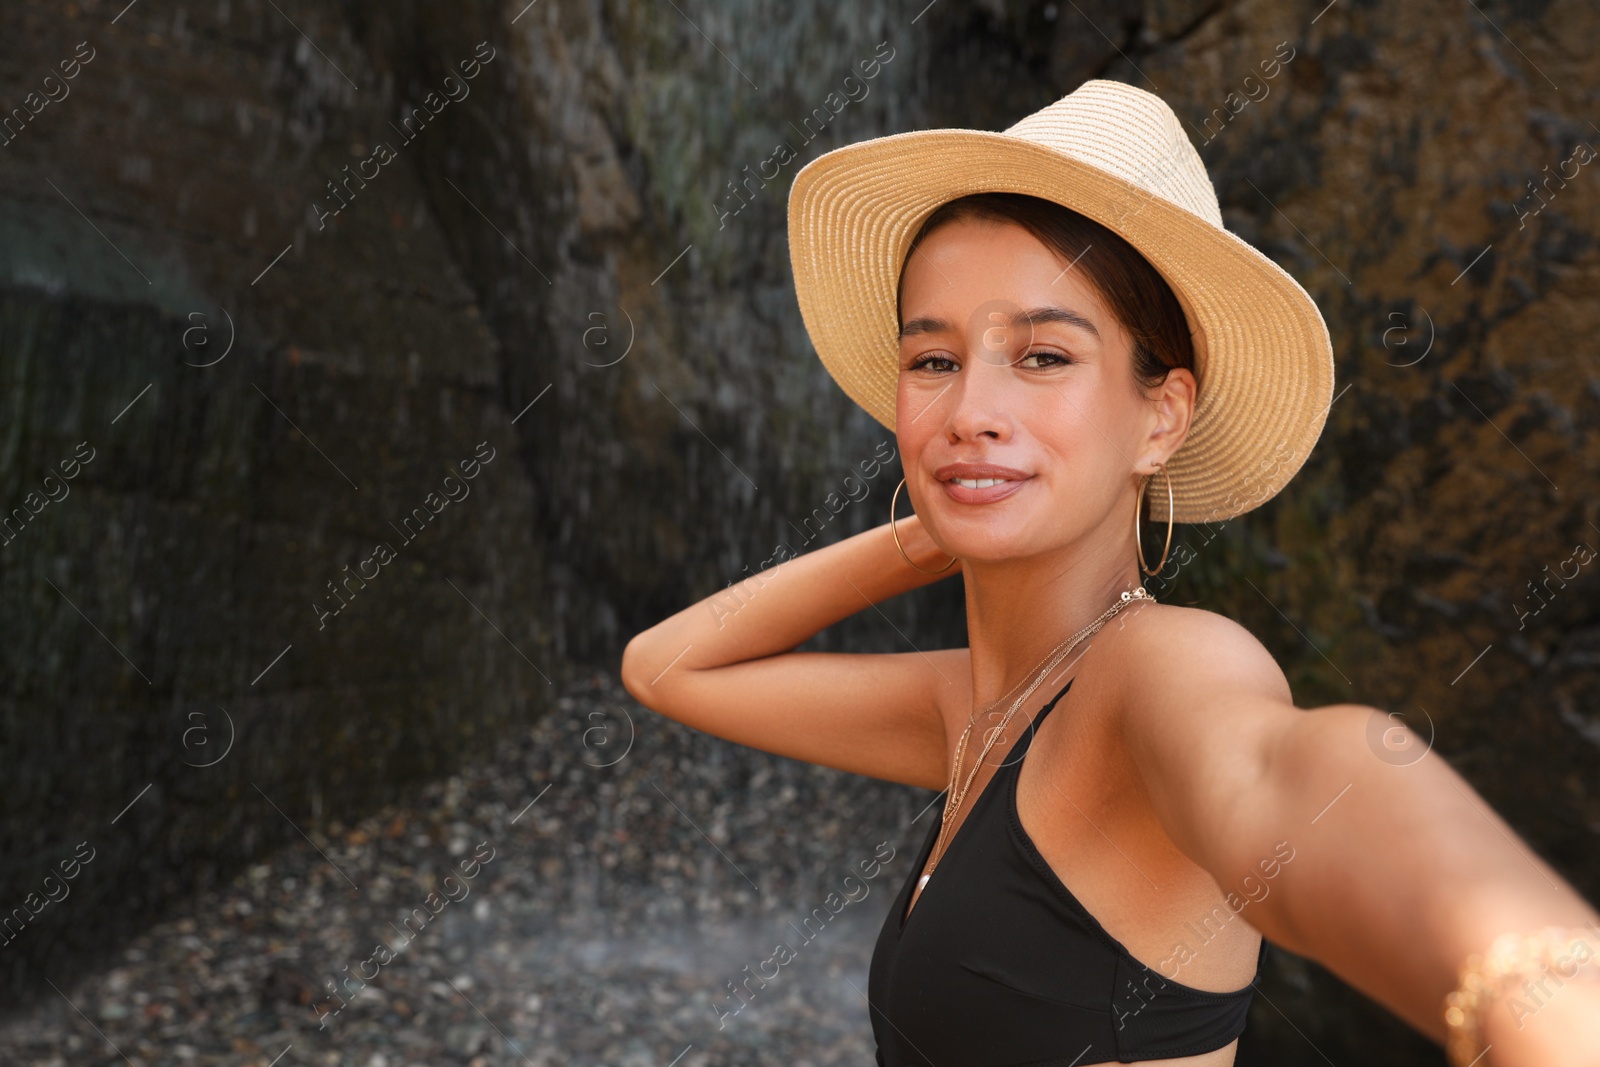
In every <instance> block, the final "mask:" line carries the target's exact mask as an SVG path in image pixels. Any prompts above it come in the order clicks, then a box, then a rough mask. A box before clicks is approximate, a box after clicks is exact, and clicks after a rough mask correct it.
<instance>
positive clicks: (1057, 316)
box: [900, 304, 1100, 340]
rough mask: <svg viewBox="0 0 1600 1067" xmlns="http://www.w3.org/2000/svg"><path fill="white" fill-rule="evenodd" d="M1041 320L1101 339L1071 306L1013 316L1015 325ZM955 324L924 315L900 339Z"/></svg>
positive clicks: (940, 330) (902, 329)
mask: <svg viewBox="0 0 1600 1067" xmlns="http://www.w3.org/2000/svg"><path fill="white" fill-rule="evenodd" d="M1041 322H1059V323H1062V324H1063V325H1066V326H1076V327H1078V329H1080V330H1083V331H1084V332H1086V333H1088V334H1089V335H1090V336H1092V337H1094V338H1095V339H1096V340H1099V339H1100V331H1099V329H1098V328H1096V326H1095V324H1094V323H1093V322H1091V321H1089V319H1088V318H1086V317H1085V316H1083V315H1081V314H1079V313H1078V312H1076V311H1074V310H1072V309H1071V308H1064V307H1057V306H1055V305H1053V304H1052V305H1046V306H1044V307H1034V308H1025V309H1023V310H1022V311H1019V312H1017V313H1016V314H1015V315H1012V316H1011V325H1013V326H1037V325H1038V324H1039V323H1041ZM954 330H955V326H954V325H953V324H952V323H951V322H950V320H948V319H941V318H935V317H933V316H930V315H924V316H922V317H920V318H915V319H912V320H910V321H909V322H907V323H905V324H904V325H903V326H901V327H900V339H901V340H904V339H906V338H907V337H911V336H914V335H916V334H922V333H952V332H954Z"/></svg>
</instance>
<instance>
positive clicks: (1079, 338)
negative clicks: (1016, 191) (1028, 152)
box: [895, 219, 1194, 561]
mask: <svg viewBox="0 0 1600 1067" xmlns="http://www.w3.org/2000/svg"><path fill="white" fill-rule="evenodd" d="M901 316H902V318H901V339H900V380H899V390H898V395H897V398H896V418H895V426H896V437H897V438H898V441H899V447H900V452H901V455H902V457H903V462H904V465H905V472H906V488H907V490H908V491H909V492H910V494H911V497H912V501H913V503H914V505H915V506H916V510H917V513H918V514H919V515H920V516H921V517H922V521H923V524H924V525H925V526H926V527H927V529H928V530H929V532H930V533H931V534H932V535H933V537H934V539H935V540H936V541H938V543H939V545H940V546H941V547H942V548H944V549H945V550H946V551H948V552H951V553H954V554H955V555H957V556H960V557H961V558H962V559H964V560H970V561H979V560H1000V559H1012V558H1017V557H1024V556H1032V555H1036V554H1042V553H1047V552H1051V551H1054V550H1057V549H1059V548H1061V547H1062V546H1064V545H1066V544H1070V543H1074V542H1077V541H1079V540H1080V539H1081V538H1082V537H1083V536H1084V535H1085V534H1087V533H1090V532H1092V531H1102V532H1106V531H1114V535H1115V536H1116V537H1118V538H1119V539H1120V538H1121V537H1122V536H1124V535H1126V536H1129V537H1131V535H1132V532H1133V531H1132V524H1131V523H1126V524H1123V523H1118V524H1117V525H1116V526H1115V527H1108V526H1106V525H1105V522H1106V520H1107V518H1108V517H1109V516H1112V514H1113V509H1116V511H1117V513H1118V514H1123V516H1124V518H1127V517H1128V516H1126V514H1125V513H1124V512H1123V511H1122V509H1124V508H1131V507H1132V502H1131V499H1130V498H1131V495H1132V493H1133V492H1134V491H1136V489H1137V486H1138V475H1139V474H1144V473H1148V472H1149V471H1151V470H1153V469H1154V468H1153V463H1155V462H1160V461H1164V460H1166V458H1167V457H1168V456H1169V455H1171V453H1172V452H1174V451H1176V450H1177V447H1178V445H1180V444H1181V443H1182V437H1183V434H1184V433H1185V432H1187V428H1188V423H1189V417H1190V414H1189V413H1190V411H1192V404H1193V397H1194V377H1193V375H1191V374H1190V373H1189V372H1188V371H1186V370H1181V369H1180V370H1175V371H1173V372H1172V373H1170V374H1169V375H1168V376H1167V384H1166V385H1164V386H1162V387H1160V388H1158V389H1157V390H1155V391H1153V392H1152V393H1149V394H1146V393H1145V392H1144V391H1142V390H1141V389H1140V387H1139V385H1138V382H1137V381H1136V379H1135V378H1134V376H1133V355H1132V341H1131V338H1130V337H1129V336H1128V334H1127V332H1126V331H1125V330H1124V329H1123V327H1122V325H1121V324H1120V323H1119V322H1118V321H1117V320H1116V319H1115V318H1114V317H1113V316H1112V314H1111V313H1110V312H1109V311H1108V310H1107V309H1106V307H1105V306H1104V304H1102V303H1101V301H1100V299H1099V297H1098V296H1097V295H1096V293H1095V291H1094V289H1093V288H1092V286H1091V285H1090V284H1089V283H1088V281H1087V279H1086V278H1085V277H1084V276H1083V274H1082V273H1081V272H1079V271H1075V270H1072V269H1069V265H1068V263H1066V262H1063V261H1062V260H1061V259H1059V258H1057V256H1056V255H1055V253H1053V252H1052V251H1051V250H1050V249H1049V248H1048V247H1046V246H1045V245H1044V244H1042V243H1041V242H1040V241H1039V240H1038V239H1037V238H1035V237H1034V236H1033V235H1032V234H1030V233H1029V232H1028V231H1027V230H1025V229H1023V228H1022V227H1021V226H1018V225H1016V224H1014V223H1010V222H994V221H989V220H977V219H962V220H958V221H955V222H950V223H946V224H945V225H943V226H940V227H939V228H938V229H937V230H935V231H933V232H932V233H930V234H929V235H927V236H926V237H925V238H924V239H923V241H922V243H921V244H920V245H918V246H917V251H916V252H915V253H914V254H913V255H912V257H911V261H910V262H909V263H908V264H907V265H906V269H905V274H904V278H903V284H902V288H901ZM1136 472H1137V473H1136ZM1164 484H1165V483H1163V482H1161V481H1160V480H1159V479H1158V480H1157V482H1156V485H1155V486H1154V487H1153V488H1154V490H1155V491H1159V490H1161V489H1162V488H1163V487H1164ZM1124 525H1126V527H1127V528H1126V529H1124V528H1123V527H1124Z"/></svg>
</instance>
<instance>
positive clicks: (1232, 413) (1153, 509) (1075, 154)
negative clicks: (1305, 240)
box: [789, 79, 1333, 522]
mask: <svg viewBox="0 0 1600 1067" xmlns="http://www.w3.org/2000/svg"><path fill="white" fill-rule="evenodd" d="M979 192H1014V193H1027V194H1030V195H1032V196H1037V197H1043V198H1044V199H1047V200H1052V201H1054V202H1056V203H1058V204H1062V205H1064V206H1066V207H1068V208H1071V209H1072V210H1074V211H1077V212H1079V213H1081V214H1083V215H1086V216H1088V217H1089V218H1091V219H1093V220H1094V221H1096V222H1098V223H1100V224H1101V225H1103V226H1105V227H1107V228H1108V229H1111V230H1113V231H1115V232H1116V233H1118V234H1120V235H1121V236H1122V237H1123V238H1124V239H1125V240H1127V242H1128V243H1129V244H1131V245H1132V246H1133V247H1134V248H1136V249H1138V250H1139V252H1140V253H1141V254H1142V255H1143V256H1144V257H1145V258H1146V259H1147V260H1149V261H1150V264H1151V265H1152V266H1153V267H1155V269H1156V270H1157V271H1159V272H1160V274H1161V276H1162V277H1163V278H1165V279H1166V281H1167V284H1168V285H1169V286H1170V287H1171V288H1172V291H1173V293H1174V294H1176V296H1177V298H1178V302H1179V303H1180V304H1181V305H1182V306H1183V310H1184V314H1185V316H1186V317H1187V318H1188V321H1189V327H1190V330H1191V331H1192V336H1193V341H1194V349H1195V377H1196V379H1197V380H1198V382H1199V393H1198V397H1197V402H1196V413H1195V417H1194V421H1193V424H1192V425H1191V428H1190V431H1189V436H1188V437H1187V438H1186V439H1185V441H1184V443H1183V446H1182V447H1181V448H1179V449H1178V451H1177V452H1175V453H1173V455H1172V457H1171V459H1170V460H1169V461H1168V463H1167V472H1168V474H1169V475H1170V476H1171V478H1172V490H1173V499H1174V513H1175V514H1174V516H1173V518H1174V520H1175V521H1177V522H1213V521H1217V520H1220V519H1225V518H1229V517H1231V516H1234V515H1238V514H1241V513H1243V512H1245V511H1249V510H1250V509H1251V508H1253V507H1256V506H1257V505H1259V504H1261V503H1262V502H1264V501H1265V500H1267V499H1269V498H1270V497H1272V496H1273V495H1274V494H1276V493H1277V492H1278V490H1280V489H1282V488H1283V486H1284V484H1285V483H1287V482H1288V481H1289V479H1290V478H1291V477H1293V476H1294V474H1295V472H1296V471H1298V470H1299V469H1300V467H1301V465H1302V464H1303V463H1304V462H1305V460H1306V457H1307V455H1308V454H1309V453H1310V451H1311V446H1312V445H1313V444H1315V443H1316V440H1317V438H1318V436H1320V434H1321V433H1322V426H1323V423H1324V422H1325V421H1326V419H1327V414H1328V407H1329V405H1330V403H1331V398H1332V394H1333V346H1332V344H1331V342H1330V341H1329V338H1328V327H1327V324H1326V323H1325V322H1324V321H1323V319H1322V314H1321V312H1320V311H1318V310H1317V306H1316V304H1315V303H1314V302H1313V301H1312V299H1311V297H1310V296H1309V295H1308V294H1307V293H1306V291H1305V290H1304V289H1302V288H1301V287H1300V285H1299V284H1298V283H1297V282H1296V281H1295V280H1294V279H1293V278H1291V277H1290V276H1289V275H1288V274H1287V273H1286V272H1285V271H1284V270H1283V269H1282V268H1281V267H1279V266H1278V265H1277V264H1275V263H1273V262H1272V261H1271V260H1270V259H1268V258H1267V257H1266V256H1264V255H1262V254H1261V253H1260V252H1258V251H1256V249H1254V248H1253V247H1251V246H1250V245H1249V244H1247V243H1246V242H1245V241H1244V240H1243V239H1242V238H1240V237H1238V236H1236V235H1235V234H1233V233H1230V232H1229V231H1228V230H1226V229H1225V228H1224V227H1223V225H1222V212H1221V210H1220V209H1219V208H1218V206H1217V194H1216V192H1215V190H1213V189H1212V187H1211V180H1210V178H1209V177H1208V176H1207V174H1206V170H1205V165H1204V164H1203V163H1201V161H1200V156H1199V153H1197V152H1196V151H1195V149H1194V145H1193V144H1191V143H1190V141H1189V138H1188V135H1187V134H1185V133H1184V131H1183V128H1182V127H1181V126H1180V125H1179V123H1178V118H1177V116H1176V115H1174V114H1173V112H1172V109H1171V108H1169V107H1168V106H1167V105H1166V103H1164V102H1163V101H1162V100H1161V98H1160V97H1158V96H1155V95H1153V94H1151V93H1147V92H1145V91H1144V90H1142V89H1136V88H1134V87H1133V86H1131V85H1125V84H1123V83H1121V82H1115V81H1106V80H1100V79H1095V80H1091V81H1086V82H1084V83H1083V84H1082V85H1081V86H1079V87H1078V88H1077V89H1075V90H1073V91H1072V92H1070V93H1068V94H1067V95H1066V96H1064V97H1062V98H1061V99H1060V100H1057V101H1056V102H1055V103H1053V104H1050V105H1049V106H1047V107H1044V108H1042V109H1040V110H1039V111H1036V112H1034V113H1033V114H1032V115H1029V116H1028V117H1026V118H1024V119H1023V120H1022V121H1020V122H1018V123H1016V124H1015V125H1014V126H1012V127H1011V128H1010V129H1007V130H1005V131H1004V132H1001V133H995V132H992V131H988V130H964V129H949V130H921V131H915V132H912V133H900V134H894V135H893V136H889V137H878V138H874V139H872V140H867V141H861V142H859V143H856V144H851V145H845V146H844V147H842V148H837V149H834V150H833V151H831V152H828V153H826V154H824V155H822V156H819V157H817V158H816V159H814V160H812V161H811V162H810V163H808V164H807V165H806V166H805V167H803V168H802V169H801V170H800V172H799V173H798V174H797V175H795V179H794V184H793V186H792V188H791V190H790V193H789V255H790V260H791V263H792V265H793V268H794V284H795V294H796V297H797V299H798V301H799V304H800V314H801V316H802V318H803V319H804V320H805V324H806V330H807V331H808V332H809V333H810V335H811V341H812V344H814V345H815V346H816V350H817V355H818V356H819V357H820V358H821V359H822V362H823V365H824V366H826V367H827V368H828V371H829V373H831V374H832V375H833V377H834V380H835V381H837V382H838V383H839V385H840V386H841V387H842V388H843V389H844V391H845V392H846V393H847V394H849V396H850V398H851V399H852V400H854V401H855V402H856V403H857V404H860V405H861V406H862V407H863V408H865V409H866V410H867V412H868V413H869V414H870V415H871V416H872V417H873V418H875V419H877V420H878V421H879V422H881V423H882V424H883V425H884V426H886V427H888V428H889V429H891V430H892V429H894V419H895V388H896V382H897V380H898V378H899V328H900V324H899V322H898V320H897V317H896V315H897V312H896V308H895V290H896V287H897V284H898V281H899V277H900V269H901V264H902V263H903V262H904V260H905V256H906V250H907V248H908V246H909V245H910V243H911V238H912V235H913V234H915V233H916V231H917V228H918V227H919V226H920V225H921V224H922V220H923V219H925V218H926V217H927V216H928V215H929V213H931V212H932V211H933V209H934V208H936V207H938V206H939V205H940V204H943V203H945V202H946V201H948V200H953V199H955V198H957V197H960V196H965V195H967V194H969V193H979ZM1165 488H1166V487H1165V485H1163V484H1162V482H1161V479H1159V478H1158V479H1157V480H1156V482H1155V483H1154V484H1153V485H1152V486H1151V491H1150V492H1149V493H1148V494H1147V500H1148V501H1149V504H1150V517H1151V518H1152V519H1153V520H1156V521H1162V522H1164V521H1166V520H1167V518H1168V515H1167V494H1166V492H1165Z"/></svg>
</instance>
